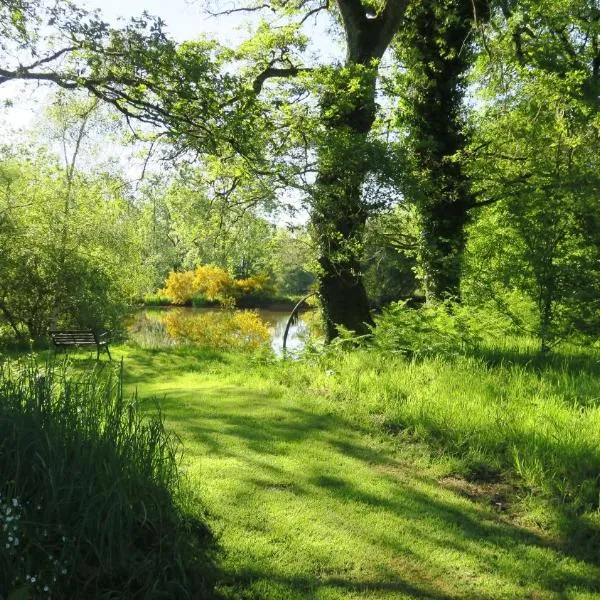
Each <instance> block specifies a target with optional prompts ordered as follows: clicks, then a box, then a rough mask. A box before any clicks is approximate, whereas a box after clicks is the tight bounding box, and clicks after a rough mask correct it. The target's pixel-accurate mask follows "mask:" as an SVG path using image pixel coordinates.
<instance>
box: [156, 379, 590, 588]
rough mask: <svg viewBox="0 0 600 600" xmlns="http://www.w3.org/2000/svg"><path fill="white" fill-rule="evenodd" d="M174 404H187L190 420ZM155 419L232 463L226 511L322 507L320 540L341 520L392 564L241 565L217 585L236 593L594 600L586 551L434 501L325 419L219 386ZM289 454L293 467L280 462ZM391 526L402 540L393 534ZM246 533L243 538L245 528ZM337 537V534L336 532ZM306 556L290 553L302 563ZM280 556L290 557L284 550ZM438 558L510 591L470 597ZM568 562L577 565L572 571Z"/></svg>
mask: <svg viewBox="0 0 600 600" xmlns="http://www.w3.org/2000/svg"><path fill="white" fill-rule="evenodd" d="M190 394H191V395H190ZM194 394H197V396H195V395H194ZM191 398H193V400H191ZM182 403H183V404H187V405H188V406H189V405H190V403H193V404H196V403H197V405H196V406H194V410H193V411H190V410H188V409H187V408H185V406H183V407H182ZM164 409H165V412H166V414H167V416H168V419H169V421H170V422H172V423H173V425H174V426H175V428H176V430H177V431H179V432H180V434H181V435H182V436H184V437H185V438H186V439H190V440H193V441H194V442H195V443H197V444H198V447H197V448H193V449H191V452H193V453H197V454H198V455H200V456H202V455H203V454H204V453H205V452H207V453H210V454H212V455H218V456H220V457H231V458H234V459H235V462H236V464H238V465H240V467H238V468H234V467H232V470H231V471H228V472H227V473H230V476H231V477H235V478H236V479H237V482H236V486H234V487H236V490H237V491H236V492H235V493H233V492H232V497H233V498H235V502H236V503H246V502H249V503H250V506H252V510H256V511H261V504H266V503H267V502H272V501H273V495H274V494H277V493H282V494H284V496H282V498H283V499H284V500H282V501H284V502H285V503H287V504H291V505H294V510H297V511H299V512H302V511H304V510H307V509H306V506H309V505H319V506H321V505H322V506H323V507H324V508H323V531H322V534H320V535H322V536H323V538H327V535H328V533H327V527H331V525H330V524H327V517H326V513H327V512H332V513H334V514H339V515H344V518H343V519H342V521H343V522H346V523H347V534H348V536H354V537H355V538H356V537H357V536H358V537H359V538H360V540H362V542H361V543H364V547H365V548H369V547H372V546H373V545H375V546H376V547H377V548H379V549H380V550H381V551H382V552H384V553H385V552H387V556H388V557H389V556H392V557H397V560H398V565H397V566H394V565H390V564H383V563H382V564H378V565H375V566H373V565H371V566H370V567H369V569H368V571H369V574H368V575H364V576H361V575H360V574H359V573H352V574H350V575H346V574H344V572H343V571H336V570H335V568H334V569H333V570H332V571H331V572H327V574H326V575H322V574H318V573H314V572H310V571H311V568H310V567H308V566H307V572H306V574H305V575H304V574H303V573H300V574H298V573H297V572H296V573H294V572H286V571H285V569H282V568H281V566H280V564H279V563H278V562H277V560H275V559H273V560H266V561H263V562H262V563H261V561H260V560H249V561H248V564H245V565H237V566H236V567H235V569H234V571H235V572H231V573H229V575H226V577H227V581H226V582H225V585H226V586H228V585H229V586H231V587H233V588H236V589H238V590H240V589H246V588H248V587H252V586H253V585H254V583H256V582H257V581H261V582H263V583H264V585H265V586H267V587H268V586H269V585H276V586H279V588H278V589H282V590H285V594H284V595H282V596H281V597H282V598H284V597H290V598H292V597H293V598H296V597H299V598H312V597H317V596H318V595H319V593H320V592H319V590H320V591H324V590H330V591H331V590H337V591H338V592H339V593H340V594H342V595H343V594H346V593H347V594H354V595H356V594H363V593H364V594H365V595H369V594H370V595H371V596H370V597H373V598H376V597H378V596H377V595H378V594H380V596H381V597H382V598H383V597H390V598H393V597H394V594H396V597H401V596H404V597H414V598H433V599H438V600H445V599H447V598H475V597H476V598H482V599H483V598H497V597H505V598H506V597H526V596H525V594H526V592H527V590H528V588H531V589H533V590H534V591H535V590H538V591H540V592H541V593H542V594H551V595H552V596H542V597H557V598H558V597H561V594H562V593H563V591H564V590H566V589H568V588H577V589H578V590H579V591H582V592H589V593H598V592H600V579H598V578H599V577H600V571H599V570H598V569H595V567H594V565H593V561H592V560H591V558H590V554H589V552H578V551H576V548H575V546H574V545H573V544H565V545H564V547H562V548H561V549H560V550H559V549H558V548H557V546H556V544H554V543H550V542H549V541H548V540H546V539H544V538H543V537H542V536H540V535H538V534H536V533H534V532H532V531H530V530H528V529H525V528H522V527H518V526H516V525H514V524H511V523H509V522H508V521H507V520H506V519H504V518H503V517H501V516H499V515H496V514H495V513H494V512H493V511H492V510H491V509H490V508H486V507H482V506H480V505H478V504H476V503H473V502H471V501H469V500H466V499H464V498H459V497H458V496H456V495H452V494H450V492H442V491H441V490H440V488H439V485H438V484H437V482H435V481H434V480H433V479H431V478H430V477H429V476H428V475H426V474H425V475H419V474H418V472H417V470H416V469H415V470H411V469H410V468H408V469H407V465H406V463H405V462H402V461H400V460H398V459H397V457H396V456H395V455H394V454H393V453H391V452H390V451H389V449H387V450H383V449H380V448H377V447H374V446H373V444H371V443H370V442H369V439H368V437H367V436H366V435H365V432H364V431H361V430H359V429H356V428H353V427H350V426H349V424H348V423H347V422H346V421H344V420H343V419H341V418H339V417H337V416H335V415H329V414H321V413H318V412H313V411H311V410H308V409H305V408H299V407H298V406H294V405H288V404H286V402H285V401H284V400H282V399H275V400H274V399H273V396H272V394H271V393H270V392H269V391H268V390H267V391H264V390H253V389H248V390H243V391H241V392H240V390H239V389H237V390H235V389H232V390H228V389H227V388H222V389H213V388H209V389H198V390H195V391H190V390H187V391H185V392H182V391H179V393H177V392H175V393H174V394H169V395H168V396H167V398H166V399H165V401H164ZM291 455H293V456H295V457H296V460H295V462H293V461H287V460H286V459H287V458H289V457H290V456H291ZM381 467H385V468H384V469H382V468H381ZM357 473H360V474H361V477H364V482H365V483H364V485H363V484H362V481H361V483H360V484H359V483H357V481H356V474H357ZM377 485H381V486H382V487H381V488H378V487H377ZM373 489H377V490H379V489H381V491H379V492H377V493H376V492H374V491H373ZM444 494H445V496H444ZM261 499H262V500H261ZM325 507H326V508H325ZM252 510H251V511H250V513H252ZM365 510H366V512H367V514H371V513H373V514H378V513H380V514H382V515H385V518H386V519H389V522H390V529H389V531H385V532H384V533H382V534H381V533H380V534H379V537H378V538H377V539H374V532H373V531H372V530H371V528H370V525H369V523H368V522H365V523H364V524H363V523H362V521H361V519H364V518H365V517H364V515H365ZM260 515H261V516H260V521H261V522H265V521H266V522H269V520H270V519H273V518H274V517H273V515H272V514H270V513H268V511H265V512H263V513H260ZM248 518H250V517H248ZM256 518H257V519H258V518H259V515H258V514H257V515H256ZM570 522H571V523H572V522H573V521H572V520H571V521H570ZM394 524H396V525H394ZM400 524H401V525H400ZM395 526H397V527H401V529H402V530H401V531H395V530H394V527H395ZM225 527H227V524H226V519H225ZM245 527H246V529H247V530H248V531H253V525H252V522H248V523H246V525H245ZM342 527H344V530H343V533H344V534H345V533H346V529H345V527H346V526H344V525H342ZM267 529H269V528H268V527H267ZM586 533H587V534H590V533H591V534H593V535H597V532H591V530H590V529H586V530H584V531H580V533H579V535H580V536H585V535H586ZM313 542H314V543H316V544H317V545H318V544H321V543H323V541H322V540H318V539H317V540H311V539H310V538H309V541H308V542H307V543H308V544H310V543H313ZM280 543H281V544H284V542H283V541H281V542H280ZM289 543H291V544H293V543H295V542H289ZM304 550H306V549H304V548H298V549H297V551H298V552H300V553H301V552H303V551H304ZM288 551H289V552H290V553H291V554H292V555H293V552H294V550H291V549H290V550H285V552H288ZM307 551H308V550H307ZM332 552H334V550H333V549H332ZM445 553H450V555H451V556H456V555H459V556H461V557H463V560H464V561H466V563H467V564H468V565H469V568H470V569H472V570H473V571H475V572H476V573H477V577H484V578H485V577H491V578H494V580H495V581H497V582H499V583H498V585H501V586H505V587H506V589H507V590H513V591H512V592H511V591H507V592H506V593H505V594H503V595H495V593H494V592H493V591H481V590H479V591H476V588H474V587H473V586H472V585H471V584H470V583H469V582H468V581H462V580H454V579H455V576H454V570H455V569H459V570H460V568H461V563H460V562H459V563H458V564H457V566H456V567H453V566H452V564H446V563H445V562H444V560H445V559H444V558H443V557H444V556H446V554H445ZM332 556H333V555H332ZM569 556H570V557H572V558H574V559H577V560H579V561H580V563H579V566H578V568H574V567H573V564H572V563H573V561H572V560H570V559H568V558H567V557H569ZM288 560H291V561H292V562H293V559H289V558H288ZM298 560H299V561H300V560H301V559H298ZM348 560H349V561H351V560H352V559H351V558H349V559H348ZM586 561H587V562H586ZM359 570H360V569H359ZM474 580H475V581H477V578H475V579H474ZM492 587H493V586H492ZM514 590H517V591H514ZM262 593H263V592H256V595H255V596H252V595H250V596H246V595H242V596H240V597H244V598H246V597H253V598H254V597H256V598H261V597H275V596H274V595H273V592H272V590H271V592H269V593H270V595H269V593H267V592H264V593H265V594H266V595H264V596H262V595H261V594H262ZM511 593H512V594H515V593H516V594H517V596H514V595H513V596H511ZM520 594H522V595H520ZM234 597H235V596H234Z"/></svg>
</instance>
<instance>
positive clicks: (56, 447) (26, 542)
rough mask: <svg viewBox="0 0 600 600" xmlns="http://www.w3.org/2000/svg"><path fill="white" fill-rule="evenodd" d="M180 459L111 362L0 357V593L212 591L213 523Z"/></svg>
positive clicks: (190, 594) (187, 594)
mask: <svg viewBox="0 0 600 600" xmlns="http://www.w3.org/2000/svg"><path fill="white" fill-rule="evenodd" d="M177 463H178V445H177V442H176V440H175V439H174V438H173V436H172V434H170V433H168V432H167V431H166V430H165V428H164V426H163V421H162V418H161V416H160V414H159V413H158V414H154V415H152V416H148V417H145V416H144V415H143V414H142V412H141V411H140V409H139V406H138V404H137V402H136V399H135V398H133V399H132V400H130V401H129V400H126V399H125V398H124V396H123V389H122V385H121V378H120V376H119V375H118V374H115V373H114V372H111V373H107V372H106V370H105V371H100V370H98V369H92V370H90V371H88V372H86V373H84V374H83V375H81V374H80V375H78V376H75V375H73V374H71V375H70V374H69V373H68V367H67V365H66V364H65V363H63V365H62V366H60V367H57V366H55V365H52V364H48V365H46V366H45V367H44V368H43V369H41V370H40V369H38V367H37V366H36V364H35V363H34V362H33V361H28V362H25V363H20V364H15V363H13V364H12V365H10V366H9V365H6V364H5V365H3V366H2V367H0V543H2V549H3V552H1V553H0V596H4V597H6V596H7V595H8V594H9V593H11V592H14V590H18V589H22V590H23V591H24V593H25V594H26V596H25V597H31V598H38V597H48V598H50V597H52V598H76V597H77V598H175V597H177V598H203V597H210V590H211V571H212V558H211V556H212V551H211V547H212V540H211V535H210V532H209V531H208V529H207V528H206V527H205V526H204V525H203V523H202V521H201V520H200V519H199V518H198V517H197V515H196V516H192V515H191V514H189V513H187V512H186V509H185V508H184V497H185V495H184V493H183V491H182V489H181V488H180V484H179V475H178V470H177Z"/></svg>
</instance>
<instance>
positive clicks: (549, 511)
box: [121, 348, 600, 599]
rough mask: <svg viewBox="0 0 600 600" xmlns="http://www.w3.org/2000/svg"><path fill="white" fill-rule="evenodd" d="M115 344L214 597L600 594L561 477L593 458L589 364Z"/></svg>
mask: <svg viewBox="0 0 600 600" xmlns="http://www.w3.org/2000/svg"><path fill="white" fill-rule="evenodd" d="M121 352H122V353H123V355H124V356H125V364H126V380H127V382H128V385H129V386H131V388H133V387H137V389H138V390H139V393H140V394H141V395H142V396H143V397H150V396H155V395H158V396H161V397H163V398H164V400H163V403H162V405H163V410H164V412H165V415H166V417H167V422H168V424H169V426H170V427H172V428H173V429H174V430H175V431H176V432H177V433H178V435H179V436H180V437H181V439H182V441H183V443H184V446H185V448H186V453H187V461H186V469H187V473H188V475H189V477H190V478H191V479H192V481H193V482H194V485H195V487H196V488H197V489H198V491H199V492H200V494H201V496H202V497H203V498H204V500H205V502H206V504H207V507H208V509H209V512H210V515H211V517H210V520H211V525H212V526H213V527H214V528H215V529H216V530H217V531H219V532H220V543H221V545H222V547H223V550H224V554H223V569H224V573H225V579H224V580H223V582H222V584H221V591H222V593H223V594H224V595H225V596H226V597H228V598H256V599H258V598H272V599H281V598H294V599H295V598H298V599H300V598H328V599H329V598H373V599H380V598H394V599H396V598H415V597H417V598H418V597H422V598H475V597H476V598H526V597H530V598H595V597H597V594H598V593H600V583H599V582H600V569H599V568H598V557H599V554H598V547H599V546H598V543H599V539H600V538H599V535H598V520H597V517H596V513H594V512H593V511H585V510H584V507H585V504H586V502H588V501H589V496H588V494H587V492H585V490H584V489H583V488H585V485H584V486H583V487H582V486H581V485H580V486H579V487H578V486H577V484H576V481H577V478H578V477H579V476H582V481H590V477H589V476H588V470H587V469H588V468H589V469H593V468H594V466H593V465H594V462H593V461H594V460H595V459H594V457H595V454H594V449H593V448H592V446H593V443H594V440H595V439H596V438H595V436H596V435H597V434H596V430H595V428H594V426H593V424H594V422H595V421H594V419H595V418H596V413H595V412H594V411H595V408H594V406H593V405H594V400H593V399H594V398H595V397H597V394H596V390H597V387H598V381H597V379H596V376H595V374H594V373H593V372H590V370H589V369H588V370H587V371H586V368H585V367H584V365H585V364H588V362H587V358H586V359H585V360H583V359H581V361H580V362H577V361H573V360H571V359H569V360H568V362H567V363H563V362H561V360H560V359H558V358H557V359H555V361H556V362H552V363H551V364H549V365H546V366H545V367H543V366H539V365H530V366H527V365H526V364H519V361H516V360H515V361H512V362H511V361H508V360H507V357H504V359H503V360H502V357H499V356H493V355H492V354H493V353H492V354H490V355H488V356H485V357H484V356H480V357H462V358H455V359H452V360H450V359H444V360H442V359H426V360H422V361H407V360H405V359H402V358H397V359H396V360H390V358H389V357H383V356H377V355H375V354H373V353H371V354H368V355H364V354H363V353H362V352H356V353H350V354H346V355H343V356H334V357H329V358H319V359H318V360H315V361H313V362H298V363H295V362H290V363H287V364H286V365H282V364H281V363H277V364H261V363H258V362H256V361H253V360H252V359H251V358H242V357H239V356H232V355H227V354H219V353H211V352H207V351H204V352H203V351H194V350H189V349H182V348H179V349H171V350H166V351H154V352H152V351H150V352H147V351H146V352H144V351H140V350H136V349H132V348H123V349H122V350H121ZM571 358H573V357H571ZM498 359H500V360H498ZM582 361H583V362H582ZM525 362H527V361H525ZM589 364H592V365H593V362H592V363H589ZM589 364H588V366H589ZM542 368H543V370H540V369H542ZM575 393H577V394H578V396H577V398H575V397H574V394H575ZM575 400H576V402H575ZM582 407H587V408H585V409H584V410H582ZM588 417H589V418H590V419H591V420H590V422H589V423H587V419H588ZM542 425H543V426H542ZM563 430H565V436H564V438H563V437H562V434H561V432H562V431H563ZM575 432H579V435H578V436H577V443H576V444H575V445H573V439H574V436H575ZM511 445H512V446H515V448H511ZM588 450H589V451H590V454H589V456H588ZM517 457H518V460H517ZM568 464H571V467H572V470H571V472H569V471H568V470H567V469H566V465H568ZM517 465H521V466H520V467H519V468H517ZM586 465H588V466H586ZM589 472H590V473H591V471H589ZM567 490H575V491H574V492H572V493H568V494H567V493H566V491H567ZM584 492H585V493H584ZM576 509H577V510H576Z"/></svg>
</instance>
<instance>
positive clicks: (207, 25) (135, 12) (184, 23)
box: [0, 0, 340, 135]
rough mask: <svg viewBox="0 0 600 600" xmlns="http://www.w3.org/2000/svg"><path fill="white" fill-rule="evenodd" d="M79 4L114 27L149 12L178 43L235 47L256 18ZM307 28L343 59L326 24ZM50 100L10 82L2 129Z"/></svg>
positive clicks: (36, 89) (12, 127)
mask: <svg viewBox="0 0 600 600" xmlns="http://www.w3.org/2000/svg"><path fill="white" fill-rule="evenodd" d="M75 3H76V4H77V5H79V6H82V7H83V8H87V9H90V10H93V9H100V11H101V14H102V18H103V19H105V20H106V21H108V22H109V23H112V24H118V22H119V19H129V18H130V17H134V16H140V15H141V14H142V13H143V12H144V11H147V12H148V13H150V14H152V15H155V16H159V17H161V18H162V19H163V20H164V21H165V23H166V30H167V32H168V33H169V34H170V35H171V36H172V37H173V38H175V39H176V40H177V41H184V40H193V39H196V38H198V37H200V36H202V35H208V36H210V37H215V38H216V39H218V40H219V41H220V42H221V43H223V44H225V45H231V46H235V45H237V44H238V43H240V42H241V41H242V40H243V39H244V37H246V35H247V32H248V28H249V27H250V26H251V18H252V15H248V14H247V13H235V14H231V15H226V16H220V17H212V16H210V15H208V14H207V13H206V11H205V10H204V6H203V5H205V2H204V1H203V0H167V1H165V0H75ZM212 5H213V6H215V5H218V7H219V10H226V9H228V8H231V7H233V2H229V1H227V0H213V2H212ZM254 19H256V18H255V17H254ZM307 27H309V28H310V30H311V31H310V34H311V36H310V37H311V39H314V40H315V42H314V48H313V51H314V52H315V53H317V54H318V55H320V56H321V57H324V58H327V59H330V58H335V57H338V56H339V55H340V51H339V49H337V48H336V47H335V45H334V44H333V43H332V41H331V36H330V35H329V34H328V33H327V32H326V31H325V28H324V26H323V24H322V23H318V22H315V21H314V20H312V21H308V22H307ZM48 96H49V91H48V88H47V87H42V88H40V86H39V85H37V84H35V83H22V82H9V83H6V84H4V85H2V86H0V127H2V129H3V130H4V132H5V134H9V135H10V132H13V133H18V132H19V131H20V130H22V129H26V128H27V127H30V126H32V125H33V124H34V123H35V120H36V119H37V118H38V117H39V114H40V106H41V105H43V104H44V101H45V99H46V98H48ZM6 101H10V102H11V104H12V106H10V107H3V104H4V103H5V102H6Z"/></svg>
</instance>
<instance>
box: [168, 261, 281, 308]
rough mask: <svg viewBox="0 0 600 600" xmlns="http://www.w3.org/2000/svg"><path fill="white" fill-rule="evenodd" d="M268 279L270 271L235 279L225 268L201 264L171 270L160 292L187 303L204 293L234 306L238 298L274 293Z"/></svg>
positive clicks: (222, 303)
mask: <svg viewBox="0 0 600 600" xmlns="http://www.w3.org/2000/svg"><path fill="white" fill-rule="evenodd" d="M268 281H269V276H268V275H252V276H251V277H247V278H246V279H233V277H231V275H230V274H229V273H228V272H227V271H225V270H224V269H221V268H219V267H215V266H214V265H199V266H198V267H196V268H195V269H194V270H193V271H184V272H182V273H176V272H172V273H170V274H169V277H168V278H167V281H166V284H165V288H164V289H163V290H159V292H158V293H159V295H161V294H162V295H164V296H166V297H167V298H169V299H170V301H171V303H172V304H178V305H182V304H187V303H188V302H190V300H191V299H192V298H193V297H194V296H195V295H200V296H202V297H204V298H206V300H211V301H217V302H219V303H220V304H221V305H222V306H225V307H228V308H233V307H234V306H235V304H236V300H237V299H238V298H242V297H244V296H251V295H253V294H258V293H261V292H265V293H272V292H273V287H272V286H271V285H270V284H269V283H268Z"/></svg>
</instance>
